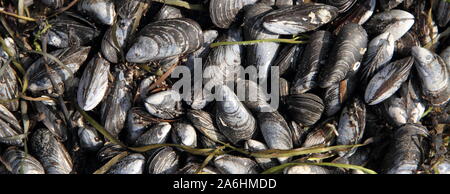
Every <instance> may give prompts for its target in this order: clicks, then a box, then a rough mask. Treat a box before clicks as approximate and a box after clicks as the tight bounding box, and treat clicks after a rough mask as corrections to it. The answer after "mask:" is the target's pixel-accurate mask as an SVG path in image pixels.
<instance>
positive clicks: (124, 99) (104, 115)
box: [101, 69, 133, 137]
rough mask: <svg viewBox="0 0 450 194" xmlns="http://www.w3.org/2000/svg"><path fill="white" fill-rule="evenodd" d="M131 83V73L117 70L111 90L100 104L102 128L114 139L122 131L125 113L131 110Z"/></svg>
mask: <svg viewBox="0 0 450 194" xmlns="http://www.w3.org/2000/svg"><path fill="white" fill-rule="evenodd" d="M132 83H133V73H132V71H131V70H122V69H118V70H117V71H116V73H115V80H114V83H113V86H112V87H113V88H112V89H111V92H110V93H109V95H108V96H107V98H106V100H105V101H103V103H102V107H101V119H102V123H103V127H104V128H105V129H106V130H107V131H108V132H109V133H111V135H113V136H115V137H118V135H119V133H120V132H121V131H122V129H123V127H124V125H125V119H126V118H127V112H128V110H129V109H130V108H131V87H132V86H131V84H132Z"/></svg>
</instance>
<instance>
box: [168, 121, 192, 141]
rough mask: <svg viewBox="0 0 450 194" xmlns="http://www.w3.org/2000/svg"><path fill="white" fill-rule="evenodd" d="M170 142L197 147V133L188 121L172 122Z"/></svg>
mask: <svg viewBox="0 0 450 194" xmlns="http://www.w3.org/2000/svg"><path fill="white" fill-rule="evenodd" d="M172 142H174V143H175V144H179V145H183V146H189V147H197V133H196V132H195V129H194V127H193V126H192V125H190V124H188V123H174V124H173V128H172Z"/></svg>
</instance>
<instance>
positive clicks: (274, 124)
mask: <svg viewBox="0 0 450 194" xmlns="http://www.w3.org/2000/svg"><path fill="white" fill-rule="evenodd" d="M258 126H259V129H260V130H261V133H262V135H263V137H264V140H265V142H266V143H267V146H268V147H269V148H270V149H280V150H290V149H292V148H293V147H294V146H293V143H292V136H291V133H290V130H289V126H288V124H287V122H286V120H285V119H284V118H283V116H281V115H280V113H278V112H263V113H259V114H258ZM288 159H289V158H287V157H280V158H278V161H280V162H281V163H284V162H287V161H288Z"/></svg>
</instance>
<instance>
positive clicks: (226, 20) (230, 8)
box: [209, 0, 258, 29]
mask: <svg viewBox="0 0 450 194" xmlns="http://www.w3.org/2000/svg"><path fill="white" fill-rule="evenodd" d="M257 1H258V0H229V1H223V0H210V1H209V14H210V17H211V21H212V22H213V23H214V25H216V26H217V27H219V28H224V29H227V28H229V27H230V25H231V24H232V23H233V22H234V21H235V20H236V16H237V15H238V13H239V11H240V10H241V9H242V8H244V7H245V6H246V5H249V4H253V3H256V2H257Z"/></svg>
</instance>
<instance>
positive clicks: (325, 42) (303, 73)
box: [291, 31, 332, 93]
mask: <svg viewBox="0 0 450 194" xmlns="http://www.w3.org/2000/svg"><path fill="white" fill-rule="evenodd" d="M331 45H332V35H331V33H330V32H327V31H317V32H314V33H313V34H312V35H311V37H310V39H309V43H308V45H307V46H306V48H305V51H304V52H303V55H302V57H301V60H300V62H299V64H298V67H297V75H296V77H295V79H294V80H295V81H294V85H293V87H292V88H291V90H292V92H293V93H305V92H308V91H309V90H311V89H313V88H315V87H317V85H318V83H317V82H318V77H319V76H318V75H319V71H320V69H321V67H323V66H324V65H325V64H326V61H327V58H328V53H329V50H330V48H331Z"/></svg>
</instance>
